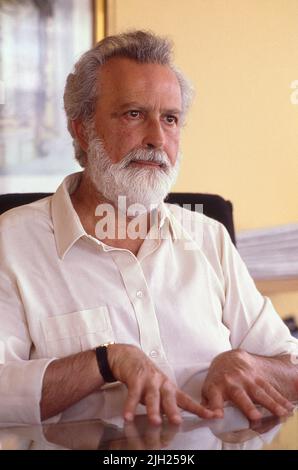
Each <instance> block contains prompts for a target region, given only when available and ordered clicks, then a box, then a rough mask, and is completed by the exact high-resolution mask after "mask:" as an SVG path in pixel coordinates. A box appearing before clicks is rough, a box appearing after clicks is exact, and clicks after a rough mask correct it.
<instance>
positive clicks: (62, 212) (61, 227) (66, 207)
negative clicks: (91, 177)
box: [51, 171, 87, 259]
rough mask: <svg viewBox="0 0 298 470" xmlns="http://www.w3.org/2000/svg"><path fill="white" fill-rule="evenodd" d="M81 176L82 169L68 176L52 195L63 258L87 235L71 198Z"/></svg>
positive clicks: (59, 252) (57, 245) (57, 235)
mask: <svg viewBox="0 0 298 470" xmlns="http://www.w3.org/2000/svg"><path fill="white" fill-rule="evenodd" d="M81 176H82V172H81V171H79V172H78V173H73V174H72V175H69V176H67V177H66V178H65V179H64V180H63V182H62V183H61V184H60V186H59V187H58V189H57V191H56V192H55V194H54V195H53V197H52V205H51V210H52V219H53V225H54V235H55V240H56V247H57V251H58V255H59V257H60V258H61V259H63V258H64V256H65V254H66V253H67V252H68V250H69V249H70V248H71V247H72V246H73V245H74V243H75V242H76V241H77V240H78V239H79V238H81V237H82V236H84V235H85V236H86V235H87V234H86V232H85V230H84V228H83V226H82V224H81V221H80V218H79V216H78V214H77V213H76V211H75V210H74V207H73V205H72V202H71V199H70V195H71V194H72V193H73V192H74V191H75V189H76V188H77V186H78V184H79V182H80V179H81Z"/></svg>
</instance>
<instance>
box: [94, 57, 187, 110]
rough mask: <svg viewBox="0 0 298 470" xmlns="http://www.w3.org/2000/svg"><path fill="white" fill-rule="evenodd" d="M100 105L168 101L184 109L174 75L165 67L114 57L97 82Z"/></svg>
mask: <svg viewBox="0 0 298 470" xmlns="http://www.w3.org/2000/svg"><path fill="white" fill-rule="evenodd" d="M98 86H99V90H100V91H99V101H103V102H106V103H107V102H109V103H113V102H117V101H119V100H120V101H122V100H131V101H135V100H138V99H141V100H142V101H152V100H153V101H154V100H158V101H163V102H165V101H167V102H168V103H167V106H170V107H178V108H181V106H182V104H181V90H180V85H179V82H178V79H177V77H176V75H175V73H174V72H173V71H172V70H171V69H170V67H168V66H166V65H160V64H140V63H138V62H136V61H134V60H131V59H127V58H122V57H121V58H120V57H115V58H112V59H110V60H108V61H107V62H106V64H104V65H103V66H102V67H101V70H100V73H99V79H98Z"/></svg>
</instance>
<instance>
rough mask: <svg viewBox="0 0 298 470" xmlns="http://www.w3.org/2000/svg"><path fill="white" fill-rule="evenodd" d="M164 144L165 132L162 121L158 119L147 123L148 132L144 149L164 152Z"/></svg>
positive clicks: (144, 141)
mask: <svg viewBox="0 0 298 470" xmlns="http://www.w3.org/2000/svg"><path fill="white" fill-rule="evenodd" d="M164 144H165V136H164V130H163V128H162V125H161V123H160V121H159V120H158V119H151V120H150V121H149V122H147V126H146V132H145V136H144V139H143V145H144V147H147V148H150V149H160V150H163V147H164Z"/></svg>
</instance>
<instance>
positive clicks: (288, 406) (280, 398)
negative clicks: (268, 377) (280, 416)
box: [257, 380, 295, 411]
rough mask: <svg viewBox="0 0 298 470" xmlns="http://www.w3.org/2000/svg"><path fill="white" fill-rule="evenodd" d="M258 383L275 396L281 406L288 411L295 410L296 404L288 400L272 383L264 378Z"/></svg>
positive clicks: (272, 396)
mask: <svg viewBox="0 0 298 470" xmlns="http://www.w3.org/2000/svg"><path fill="white" fill-rule="evenodd" d="M257 383H258V385H259V386H260V387H262V388H263V389H264V390H265V392H266V393H267V394H268V395H270V396H271V398H273V400H275V401H276V402H277V403H278V404H279V405H280V406H282V407H283V408H285V409H286V410H287V411H293V409H294V408H295V406H294V405H293V403H291V402H290V401H289V400H287V399H286V398H285V397H284V396H283V395H282V394H281V393H280V392H279V391H278V390H276V388H274V387H273V386H272V385H271V384H270V383H268V382H265V381H264V380H259V381H258V382H257Z"/></svg>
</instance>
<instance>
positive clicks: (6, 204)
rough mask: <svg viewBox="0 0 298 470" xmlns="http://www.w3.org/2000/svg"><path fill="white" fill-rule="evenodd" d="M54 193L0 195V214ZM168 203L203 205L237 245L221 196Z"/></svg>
mask: <svg viewBox="0 0 298 470" xmlns="http://www.w3.org/2000/svg"><path fill="white" fill-rule="evenodd" d="M51 194H52V193H11V194H1V195H0V214H2V213H3V212H5V211H7V210H9V209H12V208H13V207H17V206H23V205H24V204H29V203H30V202H34V201H37V200H38V199H43V198H44V197H47V196H50V195H51ZM166 202H169V203H171V204H178V205H179V206H183V205H184V204H189V205H190V206H191V207H190V208H191V210H195V205H196V204H203V213H204V214H205V215H207V216H208V217H211V218H213V219H215V220H218V221H219V222H221V223H222V224H224V225H225V227H226V228H227V230H228V232H229V234H230V237H231V239H232V241H233V243H234V244H235V230H234V223H233V206H232V203H231V202H230V201H226V200H225V199H223V198H222V197H221V196H217V195H215V194H201V193H170V194H169V195H168V196H167V198H166Z"/></svg>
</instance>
